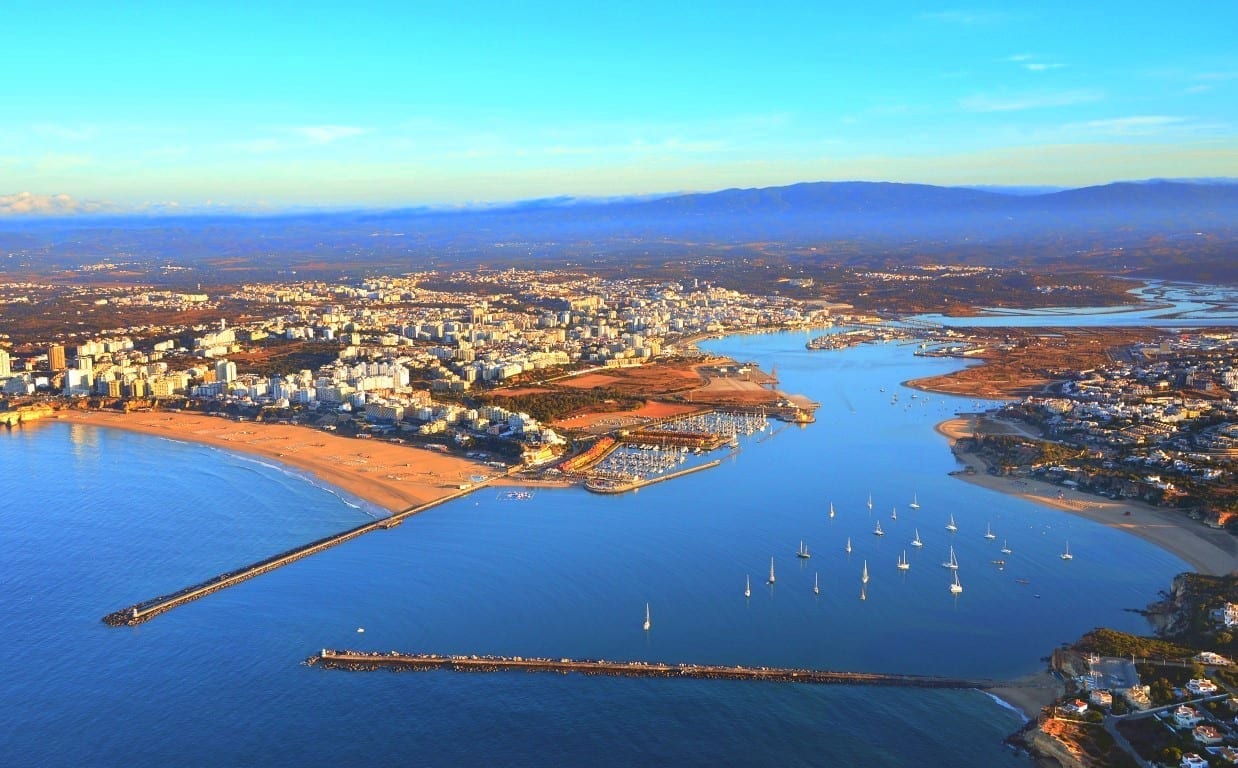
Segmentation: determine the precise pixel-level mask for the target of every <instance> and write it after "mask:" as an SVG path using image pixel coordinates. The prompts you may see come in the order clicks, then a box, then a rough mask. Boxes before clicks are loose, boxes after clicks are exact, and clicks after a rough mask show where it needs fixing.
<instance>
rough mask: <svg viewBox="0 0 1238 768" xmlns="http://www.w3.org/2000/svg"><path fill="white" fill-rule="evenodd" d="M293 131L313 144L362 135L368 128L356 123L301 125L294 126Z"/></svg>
mask: <svg viewBox="0 0 1238 768" xmlns="http://www.w3.org/2000/svg"><path fill="white" fill-rule="evenodd" d="M292 133H293V135H295V136H298V137H300V138H302V139H304V140H305V141H308V142H310V143H311V144H330V143H331V142H333V141H339V140H340V139H347V138H351V137H353V136H360V135H361V134H363V133H366V129H365V128H360V127H358V126H355V125H301V126H297V127H296V128H293V129H292Z"/></svg>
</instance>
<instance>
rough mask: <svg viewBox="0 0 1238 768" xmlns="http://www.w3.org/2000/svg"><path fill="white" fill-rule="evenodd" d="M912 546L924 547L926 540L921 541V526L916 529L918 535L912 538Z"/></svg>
mask: <svg viewBox="0 0 1238 768" xmlns="http://www.w3.org/2000/svg"><path fill="white" fill-rule="evenodd" d="M911 546H913V547H923V546H924V542H923V541H920V529H919V528H917V529H916V537H915V538H914V539H912V540H911Z"/></svg>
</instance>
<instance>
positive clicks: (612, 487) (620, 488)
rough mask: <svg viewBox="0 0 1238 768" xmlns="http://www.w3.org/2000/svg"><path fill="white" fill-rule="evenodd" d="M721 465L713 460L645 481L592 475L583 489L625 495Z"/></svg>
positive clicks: (717, 460)
mask: <svg viewBox="0 0 1238 768" xmlns="http://www.w3.org/2000/svg"><path fill="white" fill-rule="evenodd" d="M721 463H722V459H714V460H713V461H708V462H706V463H704V464H698V465H697V466H695V467H688V468H687V469H681V470H679V471H678V472H672V473H671V474H669V475H660V476H657V477H651V478H648V479H645V480H618V479H612V478H608V477H605V476H602V475H594V476H593V477H590V478H589V479H588V480H586V481H585V489H586V490H590V491H593V492H594V493H626V492H627V491H635V490H636V489H638V488H644V487H645V486H647V485H654V484H655V483H664V482H666V481H667V480H674V479H675V478H677V477H683V476H684V475H690V474H692V473H693V472H700V471H701V470H702V469H712V468H713V467H716V466H718V465H719V464H721Z"/></svg>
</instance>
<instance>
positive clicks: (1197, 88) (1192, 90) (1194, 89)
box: [1186, 85, 1212, 93]
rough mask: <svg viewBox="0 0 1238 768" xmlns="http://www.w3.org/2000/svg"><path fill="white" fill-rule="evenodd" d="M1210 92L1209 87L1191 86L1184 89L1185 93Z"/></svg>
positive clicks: (1210, 87)
mask: <svg viewBox="0 0 1238 768" xmlns="http://www.w3.org/2000/svg"><path fill="white" fill-rule="evenodd" d="M1211 90H1212V86H1211V85H1192V86H1191V87H1190V88H1187V89H1186V92H1187V93H1207V92H1208V91H1211Z"/></svg>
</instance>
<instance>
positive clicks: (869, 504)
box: [868, 493, 873, 512]
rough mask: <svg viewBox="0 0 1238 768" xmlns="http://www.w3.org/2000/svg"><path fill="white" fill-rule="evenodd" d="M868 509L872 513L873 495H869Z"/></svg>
mask: <svg viewBox="0 0 1238 768" xmlns="http://www.w3.org/2000/svg"><path fill="white" fill-rule="evenodd" d="M868 509H869V511H870V512H871V511H872V509H873V495H872V494H871V493H870V494H868Z"/></svg>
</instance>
